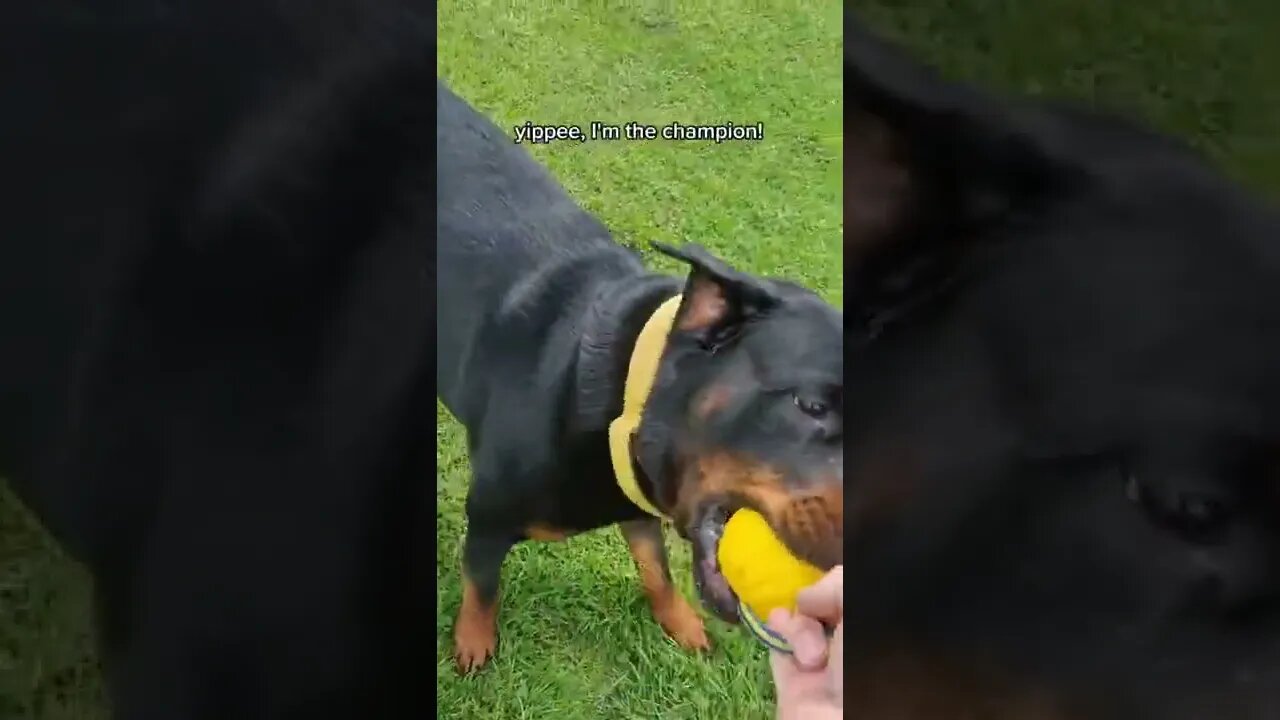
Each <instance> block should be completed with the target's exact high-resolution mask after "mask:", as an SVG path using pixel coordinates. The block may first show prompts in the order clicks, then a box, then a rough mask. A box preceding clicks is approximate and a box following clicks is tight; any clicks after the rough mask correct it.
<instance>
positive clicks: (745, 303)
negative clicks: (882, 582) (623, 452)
mask: <svg viewBox="0 0 1280 720" xmlns="http://www.w3.org/2000/svg"><path fill="white" fill-rule="evenodd" d="M657 247H658V249H659V250H660V251H662V252H664V253H666V254H668V255H671V256H673V257H676V258H678V259H680V260H682V261H684V262H686V263H688V264H689V267H690V271H689V276H688V280H687V281H686V285H685V290H684V294H683V297H682V300H681V304H680V308H679V310H678V311H677V314H676V317H675V321H674V324H673V327H672V330H671V333H670V335H669V337H668V338H667V344H666V348H665V350H664V352H663V356H662V358H661V361H660V365H659V368H658V373H657V377H656V379H655V382H654V387H653V391H652V393H651V395H650V398H649V402H648V404H647V405H646V407H645V412H644V416H643V418H642V422H641V424H640V427H639V430H638V431H637V433H636V437H635V442H634V444H633V454H634V456H635V459H636V463H637V465H639V467H640V468H641V469H642V470H643V475H644V478H645V480H644V482H647V483H648V484H649V487H648V488H646V491H647V494H648V495H649V497H650V498H652V499H653V500H654V502H655V503H656V504H657V506H658V507H659V508H661V509H662V510H663V511H664V512H665V513H667V514H668V515H669V516H671V517H672V518H673V520H674V522H675V525H676V527H677V528H678V530H679V531H680V533H681V534H682V535H683V536H684V537H686V538H687V539H689V540H691V541H692V542H693V550H694V558H695V567H694V579H695V581H696V584H697V586H698V589H699V591H700V593H701V594H702V597H703V601H704V603H705V604H706V605H707V606H708V607H709V608H711V609H712V610H713V611H714V612H715V613H716V614H717V615H719V616H720V617H722V618H724V619H726V620H729V621H731V622H733V621H736V620H737V609H736V608H737V603H736V598H735V597H734V595H733V593H732V592H731V590H730V589H729V587H728V585H727V583H726V582H725V580H724V577H723V576H722V575H721V574H720V571H719V567H718V563H717V562H716V547H717V544H718V542H719V538H720V534H721V532H722V531H723V529H724V523H725V521H726V520H727V519H728V517H729V515H730V514H731V513H732V512H733V511H735V510H737V509H739V508H742V507H750V508H752V509H755V510H758V511H759V512H760V513H762V514H763V515H764V516H765V517H766V518H767V519H768V520H769V523H770V524H771V525H772V526H773V528H774V530H775V531H776V533H777V534H778V536H779V537H780V539H782V541H783V542H784V543H786V544H787V545H788V546H789V547H790V548H791V549H792V551H793V552H795V553H796V554H797V555H798V556H800V557H802V558H804V559H806V560H808V561H810V562H812V563H813V564H815V565H817V566H819V567H823V568H830V567H832V566H834V565H836V564H838V563H840V562H841V559H842V552H843V548H844V544H843V536H842V534H841V532H842V528H843V512H844V500H843V493H842V486H843V482H844V392H843V348H844V328H843V321H842V318H841V315H840V312H839V311H838V310H836V309H835V308H833V307H832V306H830V305H828V304H827V303H825V302H823V301H822V300H821V299H820V298H819V297H818V296H817V295H815V294H814V293H812V292H811V291H809V290H806V289H804V288H801V287H799V286H797V285H793V284H790V283H787V282H783V281H777V280H769V279H765V278H759V277H755V276H752V275H749V274H747V273H744V272H741V271H738V270H736V269H734V268H732V267H730V266H729V265H727V264H726V263H725V262H724V261H722V260H720V259H719V258H716V257H714V256H712V255H711V254H710V253H708V252H707V251H706V250H703V249H702V248H700V247H697V246H686V247H684V248H682V249H676V248H672V247H668V246H665V245H658V246H657Z"/></svg>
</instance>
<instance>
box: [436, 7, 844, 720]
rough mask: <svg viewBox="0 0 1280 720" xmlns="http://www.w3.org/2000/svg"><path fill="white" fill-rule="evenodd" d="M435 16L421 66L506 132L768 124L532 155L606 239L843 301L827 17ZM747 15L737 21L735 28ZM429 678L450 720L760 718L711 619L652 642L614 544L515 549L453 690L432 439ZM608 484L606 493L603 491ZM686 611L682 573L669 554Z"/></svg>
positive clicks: (458, 480) (454, 602)
mask: <svg viewBox="0 0 1280 720" xmlns="http://www.w3.org/2000/svg"><path fill="white" fill-rule="evenodd" d="M612 5H613V6H612V7H606V6H605V4H603V3H594V4H592V3H577V4H573V5H568V4H566V5H553V4H550V3H521V2H458V3H451V4H449V5H448V6H447V9H445V8H442V9H441V11H440V14H439V19H440V29H439V55H438V58H439V59H438V62H437V67H438V69H439V71H440V74H441V76H442V77H444V78H445V79H446V81H447V82H449V83H450V85H451V86H452V87H453V89H454V90H455V91H456V92H457V93H458V94H460V95H461V96H463V97H464V98H466V99H467V100H468V101H470V102H471V103H472V104H473V105H474V106H475V107H477V108H478V109H480V110H481V111H482V112H484V113H486V114H488V115H489V116H490V117H492V118H494V120H495V121H496V122H497V123H498V125H499V126H501V127H503V128H504V129H505V130H506V131H507V132H508V133H509V134H511V135H514V134H515V133H514V131H513V126H515V125H519V124H523V123H525V122H526V121H531V122H534V123H536V124H555V125H579V126H582V127H584V128H588V129H589V127H590V123H591V122H593V121H596V122H602V123H607V124H612V125H623V124H625V123H628V122H640V123H645V124H649V125H654V126H662V125H665V124H667V123H670V122H673V121H675V122H679V123H682V124H720V123H724V122H733V123H734V124H736V125H748V124H754V123H756V122H760V123H763V125H764V128H765V136H764V139H763V141H760V142H749V141H738V142H733V141H727V142H723V143H719V144H716V143H714V142H697V141H663V140H661V139H659V140H653V141H627V140H620V141H601V140H597V141H593V142H592V141H589V142H586V143H578V142H575V141H566V142H560V143H554V144H549V145H540V146H536V147H533V148H532V152H533V154H534V155H535V156H536V157H538V158H539V159H540V160H542V161H544V162H545V163H546V164H547V165H548V166H550V168H551V170H552V172H553V173H554V174H555V175H556V176H557V177H558V178H559V179H560V181H561V182H562V183H563V184H564V185H565V187H566V188H568V190H569V192H570V193H571V194H572V195H573V196H574V197H575V198H576V199H577V200H578V201H579V202H580V203H581V204H582V205H583V206H584V207H585V208H586V209H588V210H589V211H591V212H593V213H595V214H596V215H597V216H599V217H600V218H602V219H603V220H604V222H605V223H606V224H607V225H608V226H609V227H610V229H611V230H612V231H613V233H614V235H615V237H616V239H617V240H618V241H619V242H621V243H624V244H627V245H630V246H632V247H635V248H637V249H640V250H641V251H642V252H646V254H648V256H649V259H650V260H651V261H652V263H653V264H654V266H656V267H659V268H662V269H665V270H668V271H671V272H676V271H677V270H678V268H677V266H676V265H675V264H674V263H673V262H670V261H667V260H666V259H659V258H656V257H654V256H653V255H652V254H651V253H648V249H647V242H648V241H650V240H664V241H668V242H675V243H680V242H685V241H696V242H698V243H701V244H703V245H705V246H707V247H708V248H710V249H712V250H713V251H715V252H716V253H718V254H720V255H721V256H723V257H725V258H727V259H729V260H730V261H731V262H733V263H736V264H738V265H740V266H741V267H743V268H746V269H750V270H752V271H754V272H758V273H765V274H772V275H782V276H789V277H793V278H797V279H799V280H800V281H802V282H804V283H806V284H808V285H810V286H811V287H814V288H815V289H817V290H818V291H819V292H820V293H822V294H823V295H824V296H825V297H826V298H828V299H829V300H831V301H832V302H834V303H837V304H838V303H840V302H841V293H842V289H843V288H842V284H841V262H840V261H841V257H840V255H841V243H840V229H841V209H840V208H841V200H840V184H841V161H840V148H841V129H842V101H841V35H842V30H841V14H840V8H839V6H838V5H837V4H833V3H825V2H816V1H815V2H799V3H797V2H772V3H753V4H751V5H750V6H743V5H738V6H735V5H734V4H732V3H713V2H710V1H706V2H691V3H649V4H626V5H623V4H620V3H615V4H612ZM748 7H749V8H750V9H747V8H748ZM436 441H437V451H436V454H437V458H438V461H439V475H438V477H437V495H438V498H439V502H440V506H439V511H438V514H437V517H438V528H437V535H436V537H437V539H438V541H439V550H438V555H437V570H436V579H437V582H438V588H439V589H438V597H439V607H438V610H437V612H438V617H439V623H438V633H437V640H436V642H437V646H436V655H437V663H438V665H437V672H436V682H437V687H438V689H439V693H440V694H439V701H438V702H439V709H440V714H441V715H442V716H444V717H451V718H564V719H565V720H571V719H573V718H619V719H622V718H654V717H662V718H672V719H679V718H688V719H690V720H692V719H694V718H699V719H701V718H713V717H715V718H735V719H737V718H767V717H771V716H772V713H773V695H772V686H771V683H770V682H769V671H768V665H767V659H766V656H765V653H764V650H763V648H762V647H761V646H759V645H757V644H756V643H754V642H753V641H752V640H750V639H748V638H746V637H744V636H743V635H742V634H741V633H740V632H739V631H736V630H734V629H732V628H729V627H727V626H724V625H723V624H720V623H718V622H717V621H714V620H711V619H708V620H707V623H708V627H709V630H710V633H711V635H712V640H713V642H714V643H715V648H714V650H713V651H712V652H711V653H710V654H709V655H707V656H704V657H698V656H694V655H690V654H688V653H686V652H684V651H682V650H681V649H680V648H678V647H677V646H676V645H675V644H674V643H672V642H671V641H669V640H668V639H667V638H666V637H665V636H664V635H663V633H662V630H661V628H659V626H658V625H657V623H656V622H654V620H653V618H652V615H651V614H650V612H649V609H648V607H647V605H646V603H645V600H644V597H643V595H642V594H641V592H640V589H639V584H638V581H637V578H636V571H635V569H634V566H633V564H632V560H631V557H630V555H629V554H628V552H627V549H626V545H625V544H624V543H623V542H622V540H621V537H620V536H619V534H618V532H617V530H616V529H613V528H608V529H603V530H599V531H596V532H593V533H588V534H586V535H583V536H578V537H575V538H573V539H572V540H570V541H569V542H567V543H556V544H533V543H530V544H526V545H524V546H521V547H519V548H517V549H516V550H515V552H513V553H512V555H511V556H510V557H509V558H508V560H507V562H506V565H505V571H504V573H503V599H502V612H501V616H500V633H501V640H500V643H501V644H500V647H499V651H498V656H497V657H496V659H495V660H493V661H492V663H491V665H490V666H489V667H487V668H486V669H485V670H483V671H482V672H480V673H479V674H477V675H474V676H469V677H459V676H458V674H457V672H456V671H455V669H454V664H453V658H452V653H453V640H452V628H453V617H454V614H455V613H456V612H457V608H458V604H459V602H460V599H461V598H460V578H459V563H458V558H459V544H460V543H459V541H460V540H461V538H462V535H463V529H464V527H465V519H464V517H463V509H462V506H463V499H464V498H465V495H466V488H467V482H468V477H469V470H468V466H467V459H466V453H465V442H464V435H463V432H462V430H461V428H460V427H459V426H458V425H457V423H455V422H454V421H453V419H452V418H450V417H449V416H448V414H447V413H446V412H445V411H444V410H443V409H441V410H440V411H439V413H438V430H437V434H436ZM603 481H605V482H607V481H608V479H607V478H605V479H603ZM668 546H669V548H670V550H671V552H672V555H673V572H674V573H675V575H676V578H677V581H678V583H679V584H680V586H681V587H682V589H683V590H684V591H685V592H686V593H688V594H690V596H692V588H691V583H690V581H689V577H690V576H689V563H688V552H687V549H686V548H685V547H684V546H683V544H682V543H681V542H679V541H678V540H676V541H669V542H668Z"/></svg>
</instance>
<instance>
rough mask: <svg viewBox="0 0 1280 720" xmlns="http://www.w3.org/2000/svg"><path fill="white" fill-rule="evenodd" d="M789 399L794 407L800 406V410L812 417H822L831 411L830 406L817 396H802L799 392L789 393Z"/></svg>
mask: <svg viewBox="0 0 1280 720" xmlns="http://www.w3.org/2000/svg"><path fill="white" fill-rule="evenodd" d="M791 401H792V402H793V403H795V405H796V407H798V408H800V412H802V413H804V414H805V415H808V416H809V417H812V418H818V419H822V418H824V417H826V416H827V413H829V412H831V406H830V405H828V404H827V403H826V402H825V401H823V400H819V399H817V398H811V397H804V396H802V395H800V394H799V393H791Z"/></svg>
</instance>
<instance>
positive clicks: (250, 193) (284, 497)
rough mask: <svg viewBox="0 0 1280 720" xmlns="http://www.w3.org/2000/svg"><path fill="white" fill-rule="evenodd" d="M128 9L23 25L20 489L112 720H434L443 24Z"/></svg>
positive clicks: (12, 255) (14, 426) (16, 474)
mask: <svg viewBox="0 0 1280 720" xmlns="http://www.w3.org/2000/svg"><path fill="white" fill-rule="evenodd" d="M72 5H74V7H73V6H72ZM107 5H108V4H104V3H75V4H67V3H38V2H37V3H15V4H12V5H10V6H7V7H6V8H5V10H4V12H3V22H0V47H2V48H4V49H3V51H0V58H2V59H0V78H3V79H2V80H0V101H2V102H3V104H4V107H5V112H4V113H3V114H0V115H2V116H0V154H2V155H3V157H4V162H3V163H0V188H3V192H0V293H2V295H0V476H2V477H3V478H4V479H5V480H7V481H8V482H9V483H10V485H11V486H12V487H13V488H14V490H15V491H16V492H17V494H18V495H19V496H20V497H21V498H22V499H23V500H24V501H25V504H26V505H27V506H28V507H29V509H30V510H32V511H33V512H34V513H35V514H36V516H38V518H39V519H40V521H41V522H42V523H43V524H44V526H45V527H46V528H48V529H49V530H50V531H51V532H52V533H53V534H54V535H55V536H56V538H57V539H58V540H59V541H60V543H61V545H62V547H63V548H65V549H66V550H67V551H68V552H69V553H71V555H73V556H74V558H75V559H76V560H78V561H79V562H81V563H82V564H83V565H84V566H85V567H87V569H88V570H89V572H90V573H91V575H92V577H93V581H94V590H95V596H96V604H97V606H98V607H97V623H96V626H97V627H96V630H97V634H98V637H99V641H100V643H99V644H100V652H99V657H100V659H101V661H102V666H103V671H104V678H105V681H106V689H107V694H108V698H107V699H108V702H109V704H110V706H111V709H112V713H113V717H117V718H120V719H121V720H140V719H145V718H156V719H163V720H197V719H202V720H227V719H228V718H272V719H273V720H275V719H283V718H307V719H308V720H314V719H315V718H329V717H334V718H354V717H428V716H430V713H431V712H432V708H433V702H432V695H431V693H430V692H429V691H424V690H423V689H422V687H423V682H424V681H423V678H424V677H427V676H429V674H430V667H429V663H428V662H426V660H425V659H424V658H423V657H422V652H421V649H422V648H423V647H424V646H429V645H430V644H431V642H432V639H433V638H434V636H435V627H434V620H433V618H432V613H430V612H429V608H430V607H431V606H432V604H433V603H434V602H435V600H434V580H433V579H432V578H431V575H430V561H429V560H428V558H430V557H432V555H433V552H432V550H433V547H434V542H435V540H434V538H435V532H434V530H435V520H434V499H433V497H432V496H431V495H430V494H429V490H428V487H427V485H428V480H427V479H428V478H429V477H430V476H431V475H432V473H433V468H434V466H435V459H434V454H433V452H432V450H433V445H432V441H431V438H432V437H433V432H434V425H435V416H434V411H435V400H434V393H433V392H432V387H431V386H432V383H433V382H434V380H433V372H432V369H431V368H432V363H433V362H434V356H433V355H432V353H431V351H430V349H431V345H432V343H433V340H434V338H433V330H432V328H433V325H434V322H435V320H434V308H433V306H434V300H435V293H434V288H433V278H434V273H435V270H434V251H433V247H432V242H431V237H432V233H433V232H434V230H433V227H432V221H431V218H432V216H433V204H432V203H433V200H432V198H431V194H430V190H431V187H432V184H433V182H434V176H433V174H432V173H433V170H434V161H433V153H434V149H433V148H432V147H431V144H430V138H429V136H428V135H427V130H428V129H429V127H430V119H431V117H432V114H433V112H434V108H433V103H434V102H435V101H434V98H432V97H431V95H430V93H429V90H430V88H431V83H432V82H434V78H435V69H434V44H435V28H434V6H432V5H428V4H426V3H420V4H414V3H407V2H394V3H389V2H388V3H378V2H347V3H326V4H324V6H323V8H322V7H320V6H318V5H315V4H313V3H287V2H270V3H267V2H246V3H239V2H235V3H225V2H220V1H215V0H208V1H204V0H196V1H193V2H182V3H155V2H150V1H147V2H142V1H140V0H127V1H126V2H120V3H112V4H109V5H110V6H109V7H107ZM6 621H11V620H10V619H9V618H6Z"/></svg>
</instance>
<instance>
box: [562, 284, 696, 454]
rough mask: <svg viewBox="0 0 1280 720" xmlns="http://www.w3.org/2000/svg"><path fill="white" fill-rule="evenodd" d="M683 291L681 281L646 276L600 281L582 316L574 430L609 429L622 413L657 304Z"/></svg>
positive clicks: (595, 430) (572, 429)
mask: <svg viewBox="0 0 1280 720" xmlns="http://www.w3.org/2000/svg"><path fill="white" fill-rule="evenodd" d="M679 292H680V283H679V281H678V280H676V279H675V278H672V277H667V276H665V275H649V274H646V275H642V276H640V277H629V278H625V279H619V280H612V281H608V282H604V283H601V285H600V286H599V287H597V288H596V292H595V298H594V300H593V302H591V303H590V304H589V305H588V307H587V310H586V313H585V317H583V318H582V325H581V327H582V331H581V334H580V335H579V338H578V353H577V362H576V363H575V367H574V378H573V380H574V382H573V388H574V392H573V402H572V408H573V411H572V412H571V413H570V422H569V428H568V429H569V431H570V432H572V433H574V434H577V433H591V432H601V433H603V432H605V431H606V430H607V429H608V427H609V423H611V422H613V419H614V418H616V417H617V416H618V414H619V413H621V412H622V397H623V392H624V389H625V387H626V381H627V369H628V366H629V365H630V363H631V354H632V352H633V351H634V350H635V344H636V340H637V339H638V338H639V336H640V331H641V330H642V329H643V328H644V325H645V323H646V322H647V321H648V320H649V318H650V317H652V316H653V313H654V311H655V310H657V309H658V306H659V305H661V304H662V303H663V302H665V301H666V300H667V299H668V298H670V297H672V296H674V295H676V294H678V293H679Z"/></svg>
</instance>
